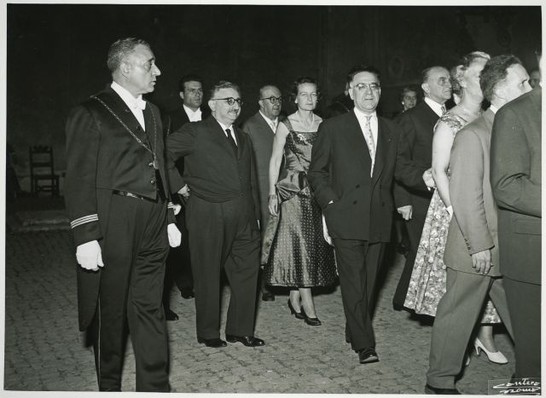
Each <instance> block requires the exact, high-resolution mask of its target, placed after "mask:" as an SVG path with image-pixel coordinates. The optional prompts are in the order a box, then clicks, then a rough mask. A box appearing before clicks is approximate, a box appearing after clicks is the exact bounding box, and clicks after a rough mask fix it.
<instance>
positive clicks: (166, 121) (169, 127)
mask: <svg viewBox="0 0 546 398" xmlns="http://www.w3.org/2000/svg"><path fill="white" fill-rule="evenodd" d="M209 116H210V109H209V107H208V106H204V105H203V106H201V120H205V119H206V118H208V117H209ZM189 122H190V119H189V118H188V114H187V113H186V111H185V110H184V107H183V106H182V105H180V106H179V107H178V108H176V109H173V110H171V111H169V112H165V115H164V117H163V127H164V129H165V135H169V134H171V133H173V132H174V131H176V130H178V129H179V128H180V127H182V126H183V125H185V124H186V123H189Z"/></svg>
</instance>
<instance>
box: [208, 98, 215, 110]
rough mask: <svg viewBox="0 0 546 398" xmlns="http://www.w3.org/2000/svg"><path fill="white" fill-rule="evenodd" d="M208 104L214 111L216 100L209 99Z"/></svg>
mask: <svg viewBox="0 0 546 398" xmlns="http://www.w3.org/2000/svg"><path fill="white" fill-rule="evenodd" d="M208 104H209V108H210V110H211V112H216V101H213V100H209V102H208Z"/></svg>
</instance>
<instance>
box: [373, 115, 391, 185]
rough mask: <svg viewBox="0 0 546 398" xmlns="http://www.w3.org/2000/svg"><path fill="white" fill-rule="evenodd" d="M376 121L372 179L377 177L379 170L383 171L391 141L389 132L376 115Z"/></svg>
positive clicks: (379, 173)
mask: <svg viewBox="0 0 546 398" xmlns="http://www.w3.org/2000/svg"><path fill="white" fill-rule="evenodd" d="M377 122H378V129H377V149H376V151H375V165H374V168H373V176H372V179H374V180H376V179H377V178H379V176H380V175H381V172H382V171H383V167H384V166H385V158H386V156H387V154H388V153H389V148H390V143H391V141H392V137H391V132H390V130H389V129H388V127H387V126H386V124H385V123H384V122H383V120H382V119H381V118H380V117H378V118H377Z"/></svg>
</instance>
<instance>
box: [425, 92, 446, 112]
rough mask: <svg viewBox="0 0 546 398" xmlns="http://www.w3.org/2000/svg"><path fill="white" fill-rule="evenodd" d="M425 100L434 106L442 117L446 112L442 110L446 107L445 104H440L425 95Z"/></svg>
mask: <svg viewBox="0 0 546 398" xmlns="http://www.w3.org/2000/svg"><path fill="white" fill-rule="evenodd" d="M425 102H426V103H427V105H428V106H430V107H431V108H432V110H433V111H434V113H435V114H437V115H438V116H440V117H442V115H443V114H444V112H442V107H444V108H445V105H444V104H439V103H437V102H436V101H434V100H432V99H430V98H429V97H425Z"/></svg>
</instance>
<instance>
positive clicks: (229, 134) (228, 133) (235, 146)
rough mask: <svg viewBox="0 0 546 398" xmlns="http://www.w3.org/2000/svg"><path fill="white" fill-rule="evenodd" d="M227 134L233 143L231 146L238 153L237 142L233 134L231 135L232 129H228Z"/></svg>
mask: <svg viewBox="0 0 546 398" xmlns="http://www.w3.org/2000/svg"><path fill="white" fill-rule="evenodd" d="M226 134H227V139H228V141H229V143H230V144H231V147H232V148H233V150H234V151H235V153H237V144H236V143H235V140H234V139H233V136H232V135H231V130H230V129H226Z"/></svg>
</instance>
